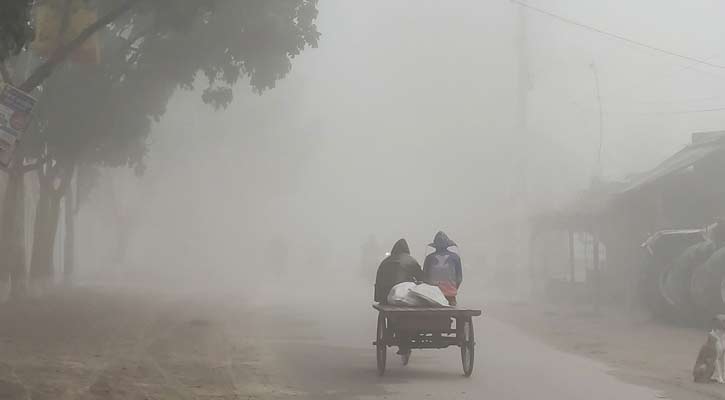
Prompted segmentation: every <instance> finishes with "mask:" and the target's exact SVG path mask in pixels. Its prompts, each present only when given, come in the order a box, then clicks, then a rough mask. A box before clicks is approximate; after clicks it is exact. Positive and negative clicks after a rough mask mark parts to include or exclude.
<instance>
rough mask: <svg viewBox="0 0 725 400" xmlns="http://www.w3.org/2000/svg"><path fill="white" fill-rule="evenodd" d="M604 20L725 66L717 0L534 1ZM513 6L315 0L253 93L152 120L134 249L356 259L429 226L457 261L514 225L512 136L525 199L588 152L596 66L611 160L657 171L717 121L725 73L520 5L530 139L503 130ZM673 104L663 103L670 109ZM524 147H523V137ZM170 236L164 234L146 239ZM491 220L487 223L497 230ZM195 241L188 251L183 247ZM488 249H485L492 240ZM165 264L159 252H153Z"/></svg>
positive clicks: (512, 56)
mask: <svg viewBox="0 0 725 400" xmlns="http://www.w3.org/2000/svg"><path fill="white" fill-rule="evenodd" d="M529 3H530V4H533V5H536V6H537V7H541V8H544V9H546V10H549V11H551V12H553V13H556V14H559V15H562V16H564V17H566V18H571V19H574V20H576V21H579V22H581V23H585V24H589V25H592V26H594V27H596V28H599V29H602V30H605V31H611V32H613V33H616V34H619V35H622V36H626V37H629V38H632V39H635V40H637V41H641V42H644V43H647V44H651V45H653V46H658V47H661V48H663V49H667V50H669V51H673V52H677V53H681V54H683V55H687V56H690V57H695V58H702V59H707V60H708V61H710V62H713V63H722V64H725V48H722V44H721V39H722V37H725V25H723V24H722V23H721V21H720V18H719V16H720V15H722V14H723V12H725V5H724V4H723V3H721V2H716V1H715V0H712V1H705V0H694V1H689V2H686V3H685V2H681V1H662V0H640V1H637V2H632V1H624V0H615V1H610V2H600V1H581V0H547V1H530V2H529ZM517 7H518V6H516V5H515V4H513V3H511V2H509V1H505V0H489V1H480V0H471V1H467V0H466V1H464V0H452V1H445V2H444V1H434V0H395V1H383V0H379V1H364V2H363V1H355V0H322V1H321V2H320V4H319V9H320V15H319V20H318V21H319V28H320V31H321V32H322V34H323V36H322V40H321V42H320V47H319V48H318V49H308V50H306V51H305V52H304V54H302V55H301V56H300V57H298V58H296V59H295V60H294V61H293V70H292V73H291V74H290V75H289V76H288V77H287V78H286V79H285V80H284V81H281V82H280V83H279V84H278V87H277V88H276V89H274V90H272V91H270V92H268V93H266V94H264V95H263V96H261V97H260V96H256V95H252V94H250V93H249V89H248V88H247V87H239V88H238V89H237V99H236V101H235V102H234V103H233V104H232V105H231V106H230V107H229V109H228V110H226V111H225V112H213V111H212V110H209V109H208V108H206V107H205V106H203V105H201V103H200V101H199V100H198V94H197V93H183V92H182V93H180V94H179V95H178V96H177V97H176V98H175V99H174V101H172V103H171V104H170V105H169V109H168V113H167V115H166V116H165V117H164V119H163V120H162V122H161V123H160V124H159V125H158V126H157V128H156V132H155V134H154V145H153V150H152V153H151V158H150V165H151V168H150V170H149V173H148V174H147V176H146V177H144V178H143V179H142V181H141V184H140V185H139V186H138V188H137V189H135V190H138V191H140V192H139V193H141V192H143V193H146V194H145V196H146V198H147V199H148V200H147V204H145V205H144V207H141V211H140V212H141V213H142V214H143V215H144V218H143V219H144V221H145V228H143V229H141V230H140V233H139V234H138V235H136V237H135V239H134V240H135V242H134V244H132V253H133V254H134V257H136V259H137V260H142V259H144V257H148V253H154V256H155V257H159V254H163V253H165V252H164V251H159V248H162V249H163V248H168V249H169V252H171V251H170V249H173V248H176V247H175V246H178V245H179V244H180V243H181V244H182V246H191V247H192V248H194V246H196V248H198V249H204V251H203V252H202V251H197V252H194V251H191V250H188V249H187V250H185V251H187V253H189V252H190V254H186V255H182V256H179V255H177V256H176V257H177V258H178V259H180V260H181V261H178V260H177V261H178V262H188V263H192V262H193V261H189V260H197V262H200V263H207V262H209V261H208V260H209V259H212V260H214V259H215V260H216V261H211V262H212V263H214V262H217V263H219V264H224V263H228V260H229V259H230V258H229V257H233V256H234V254H236V253H238V252H239V251H242V250H243V249H255V250H250V251H262V253H263V250H264V244H263V243H265V241H266V240H268V238H271V237H275V236H281V237H287V238H290V240H295V241H296V242H298V244H299V246H297V250H295V251H297V252H298V253H300V254H304V253H305V252H314V251H315V250H314V248H319V247H323V246H325V247H330V248H332V249H333V250H332V251H333V252H334V253H335V254H338V256H339V257H342V258H344V257H351V258H352V259H356V257H357V256H358V255H357V251H358V250H359V247H360V244H361V241H362V240H363V239H364V238H365V237H367V235H369V234H375V235H377V237H378V240H379V241H380V242H381V244H382V245H383V246H384V247H388V246H389V245H391V244H392V242H393V241H394V240H395V239H397V238H398V237H401V236H405V237H407V238H409V239H410V242H411V247H412V249H413V251H414V252H415V253H416V255H418V256H422V254H423V251H424V245H425V243H427V241H428V240H430V238H431V237H432V236H433V234H434V233H435V231H436V230H438V229H445V230H447V231H449V233H450V234H451V236H452V237H453V238H454V239H458V241H459V242H460V244H461V246H462V250H461V251H462V253H463V254H464V256H465V255H469V259H477V258H478V257H479V256H480V255H484V254H487V253H488V252H489V251H494V250H493V248H494V247H496V246H500V245H501V243H500V242H501V241H505V240H509V238H508V237H507V236H506V235H505V234H501V235H498V234H497V230H499V229H501V226H503V225H505V224H506V221H508V220H509V219H510V218H511V214H512V213H513V211H512V210H513V209H512V204H511V198H510V191H511V186H512V182H513V177H514V174H513V173H512V172H511V168H512V165H513V159H514V155H515V153H516V152H524V154H528V155H529V156H530V158H531V162H530V169H529V181H530V186H531V190H532V194H531V196H532V203H533V204H535V205H536V206H539V207H544V206H550V205H554V204H556V202H557V201H560V200H561V199H562V198H565V197H566V196H568V195H570V194H572V193H574V192H575V191H576V190H578V189H581V188H583V187H584V186H585V185H586V184H587V182H588V179H589V178H590V176H591V174H592V172H593V169H594V167H595V160H596V153H597V147H598V135H599V133H598V132H599V131H598V129H599V128H598V127H599V125H598V113H597V102H596V97H595V84H594V74H593V71H592V69H591V67H590V65H591V64H592V63H594V64H596V66H597V68H598V71H599V75H600V84H601V93H602V99H603V107H604V111H605V114H604V143H603V171H604V175H605V176H607V177H609V178H613V179H620V178H622V177H624V176H625V175H627V174H628V173H632V172H637V171H641V170H645V169H647V168H651V167H652V166H654V165H655V164H656V163H657V162H659V161H660V160H662V159H663V158H664V157H666V156H667V155H669V154H671V153H672V152H674V151H675V150H677V149H678V148H680V147H681V146H683V145H684V144H686V143H687V141H688V140H689V134H690V133H691V132H693V131H698V130H715V129H721V128H722V127H723V126H725V124H722V119H723V117H725V112H698V113H679V112H680V111H688V110H700V109H710V108H717V107H722V106H725V96H720V95H719V94H718V93H719V92H720V91H721V90H723V89H725V69H720V68H712V67H703V66H695V65H693V63H692V62H691V61H687V60H684V59H681V58H676V57H672V56H668V55H663V54H660V53H657V52H654V51H651V50H647V49H643V48H641V47H637V46H634V45H631V44H626V43H622V42H621V41H617V40H614V39H612V38H609V37H606V36H604V35H602V34H598V33H595V32H591V31H588V30H584V29H582V28H580V27H576V26H572V25H569V24H566V23H563V22H561V21H559V20H556V19H553V18H551V17H548V16H543V15H541V14H538V13H535V12H530V11H527V12H526V13H525V16H526V22H527V31H528V44H527V52H528V55H529V62H530V76H531V81H532V84H533V86H532V90H531V92H530V93H529V105H530V107H529V113H530V119H529V130H528V135H529V136H528V137H527V140H526V141H525V143H526V145H525V146H521V145H518V146H514V143H516V141H515V140H514V139H515V138H516V135H517V134H518V133H517V132H515V131H514V127H515V125H516V113H515V104H516V102H515V101H516V94H517V92H516V88H517V84H516V77H517V76H518V75H517V70H516V68H517V63H518V59H517V54H518V53H517V51H516V49H515V46H514V43H515V40H514V37H515V34H516V29H517V28H518V25H517V24H518V8H517ZM673 112H674V113H673ZM522 147H525V148H522ZM163 234H168V238H169V239H171V240H169V242H168V243H167V242H165V241H163V242H155V243H156V244H155V246H154V248H153V249H152V248H151V247H150V246H149V245H148V243H149V240H148V239H149V238H153V237H159V236H160V235H163ZM497 236H498V237H497ZM191 253H193V254H191ZM491 258H492V256H491ZM159 262H171V261H169V260H160V261H159Z"/></svg>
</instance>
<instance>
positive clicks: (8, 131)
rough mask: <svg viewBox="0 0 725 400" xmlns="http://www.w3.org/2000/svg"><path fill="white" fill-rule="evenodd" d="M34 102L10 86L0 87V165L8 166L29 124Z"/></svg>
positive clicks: (27, 95)
mask: <svg viewBox="0 0 725 400" xmlns="http://www.w3.org/2000/svg"><path fill="white" fill-rule="evenodd" d="M35 103H36V100H35V99H34V98H33V97H32V96H30V95H29V94H27V93H25V92H23V91H22V90H20V89H18V88H16V87H14V86H12V85H0V165H2V166H3V167H7V166H8V165H10V161H11V159H12V153H13V150H15V145H16V144H17V142H18V139H19V138H20V135H21V134H22V133H23V132H25V129H27V127H28V123H29V122H30V113H31V112H32V111H33V107H35Z"/></svg>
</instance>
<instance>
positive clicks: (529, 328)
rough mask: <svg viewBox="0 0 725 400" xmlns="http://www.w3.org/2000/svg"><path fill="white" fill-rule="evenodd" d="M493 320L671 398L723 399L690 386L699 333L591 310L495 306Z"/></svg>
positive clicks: (722, 392) (724, 393)
mask: <svg viewBox="0 0 725 400" xmlns="http://www.w3.org/2000/svg"><path fill="white" fill-rule="evenodd" d="M487 311H488V314H489V315H490V316H492V317H493V318H495V319H498V320H500V321H503V322H506V323H509V324H511V325H514V326H516V327H518V328H519V329H520V330H521V331H523V332H525V333H526V334H528V335H530V336H533V337H535V338H537V339H539V340H542V341H543V342H545V343H546V344H549V345H551V346H554V347H555V348H557V349H560V350H562V351H566V352H569V353H574V354H577V355H581V356H585V357H588V358H591V359H594V360H597V361H601V362H604V363H605V364H606V365H607V366H609V367H610V368H611V370H610V373H611V374H613V375H615V376H617V377H618V378H620V379H623V380H625V381H628V382H631V383H635V384H639V385H646V386H649V387H651V388H655V389H657V390H659V391H660V392H661V393H663V397H667V398H671V399H683V400H692V399H725V385H717V384H696V383H693V382H692V366H693V364H694V362H695V358H696V356H697V352H698V351H699V349H700V346H701V345H702V343H703V342H704V340H705V333H704V331H703V330H698V329H692V328H683V327H676V326H672V325H668V324H663V323H658V322H656V321H653V320H652V319H651V318H650V317H647V316H637V317H634V316H631V315H630V316H624V315H622V314H621V313H616V312H613V311H611V310H610V311H600V312H598V313H596V312H594V311H593V310H592V308H591V307H589V306H582V307H572V306H562V305H547V304H534V303H529V302H495V303H491V304H489V306H488V307H487Z"/></svg>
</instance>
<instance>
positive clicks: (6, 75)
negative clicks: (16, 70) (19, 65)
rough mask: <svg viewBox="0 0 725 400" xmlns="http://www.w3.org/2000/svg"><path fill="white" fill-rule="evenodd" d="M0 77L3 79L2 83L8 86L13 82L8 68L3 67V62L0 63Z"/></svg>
mask: <svg viewBox="0 0 725 400" xmlns="http://www.w3.org/2000/svg"><path fill="white" fill-rule="evenodd" d="M0 76H1V77H2V78H3V81H5V83H7V84H8V85H12V84H13V80H12V78H11V77H10V71H8V66H7V65H5V61H0Z"/></svg>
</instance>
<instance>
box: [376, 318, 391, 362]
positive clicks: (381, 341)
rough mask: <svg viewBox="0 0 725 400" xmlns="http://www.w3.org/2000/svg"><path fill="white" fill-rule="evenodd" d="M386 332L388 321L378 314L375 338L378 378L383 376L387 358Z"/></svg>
mask: <svg viewBox="0 0 725 400" xmlns="http://www.w3.org/2000/svg"><path fill="white" fill-rule="evenodd" d="M387 331H388V320H387V318H385V316H384V315H383V313H379V314H378V334H377V337H376V338H375V349H376V352H377V359H378V376H383V375H384V374H385V361H386V358H387V356H388V354H387V353H388V347H387V345H386V343H385V339H386V336H387V335H386V332H387Z"/></svg>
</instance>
